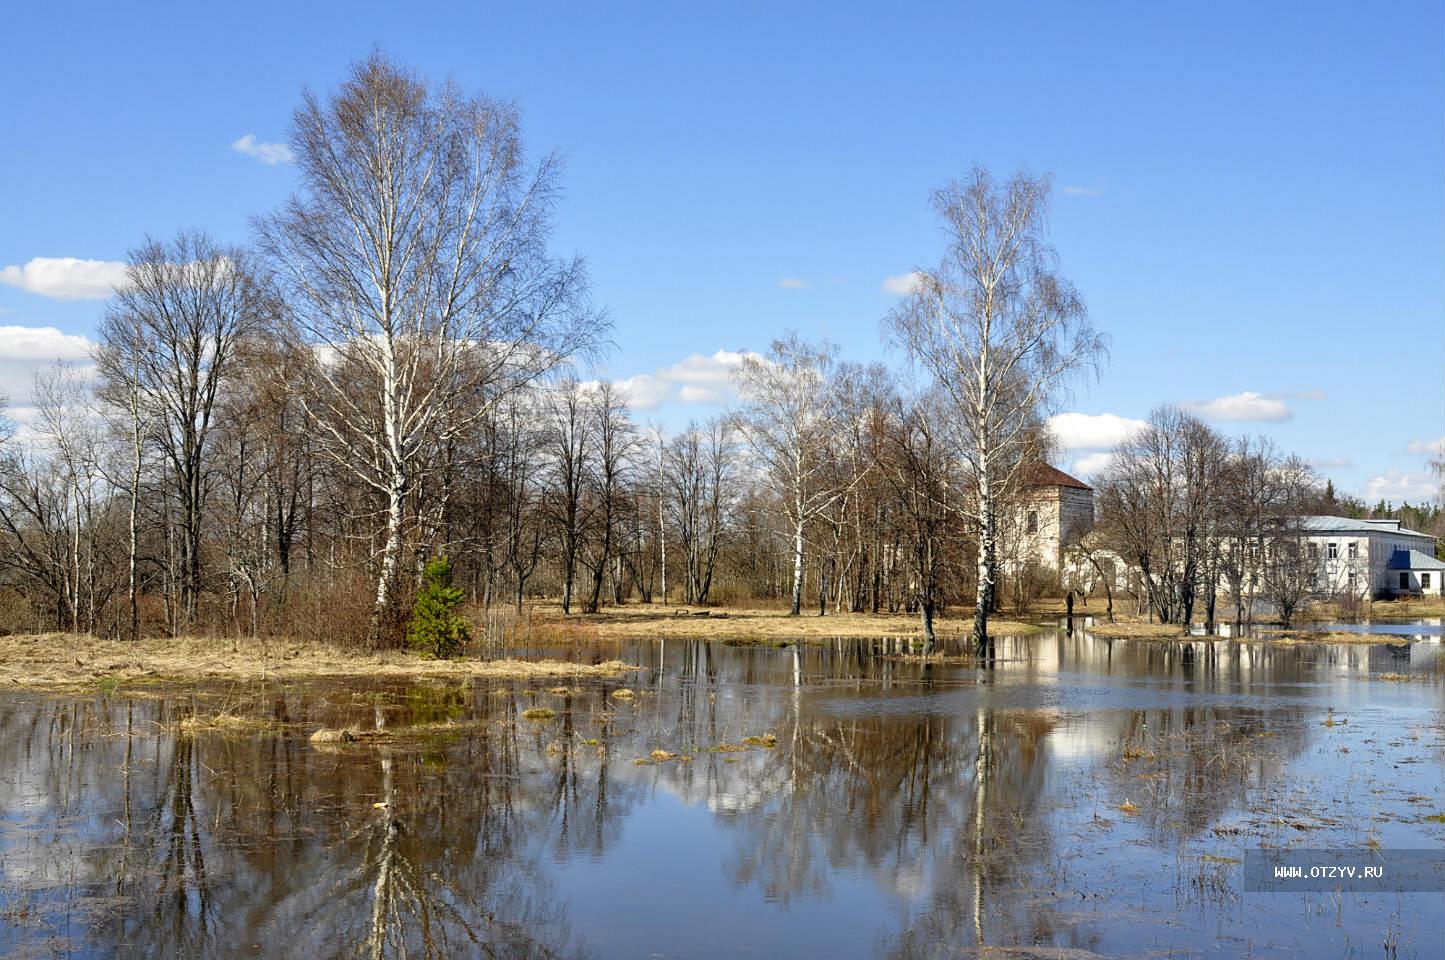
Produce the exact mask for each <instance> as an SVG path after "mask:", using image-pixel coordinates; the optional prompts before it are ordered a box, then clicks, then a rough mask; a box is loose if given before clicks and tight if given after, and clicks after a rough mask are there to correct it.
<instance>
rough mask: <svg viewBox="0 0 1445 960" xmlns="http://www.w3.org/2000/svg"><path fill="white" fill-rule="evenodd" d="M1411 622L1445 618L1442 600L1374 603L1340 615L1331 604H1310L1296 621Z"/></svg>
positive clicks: (1432, 598) (1338, 609)
mask: <svg viewBox="0 0 1445 960" xmlns="http://www.w3.org/2000/svg"><path fill="white" fill-rule="evenodd" d="M1356 617H1361V618H1363V619H1366V620H1410V619H1413V618H1415V617H1445V598H1442V597H1402V598H1400V599H1398V600H1373V601H1367V602H1365V603H1362V604H1360V605H1359V606H1358V608H1356V609H1354V610H1351V611H1348V612H1346V611H1342V610H1341V609H1340V607H1339V606H1338V605H1337V604H1336V603H1334V602H1333V601H1323V602H1320V603H1312V604H1310V606H1309V608H1308V609H1307V610H1305V611H1304V612H1303V613H1302V614H1300V615H1299V616H1298V617H1296V619H1298V620H1315V621H1330V620H1342V619H1343V620H1352V619H1354V618H1356Z"/></svg>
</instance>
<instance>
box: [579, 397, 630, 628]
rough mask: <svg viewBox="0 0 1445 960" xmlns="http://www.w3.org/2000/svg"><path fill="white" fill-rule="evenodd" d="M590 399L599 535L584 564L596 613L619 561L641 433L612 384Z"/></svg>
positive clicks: (591, 610)
mask: <svg viewBox="0 0 1445 960" xmlns="http://www.w3.org/2000/svg"><path fill="white" fill-rule="evenodd" d="M588 400H589V406H590V408H591V409H590V414H591V419H592V422H593V429H592V436H593V448H594V451H595V456H594V457H593V458H592V470H591V478H590V480H591V482H590V486H591V488H592V490H591V494H592V499H593V501H594V505H593V509H592V514H593V516H594V518H595V522H594V527H595V536H594V537H593V543H592V549H591V550H589V551H585V552H584V558H585V559H584V562H585V563H586V565H587V567H588V570H589V571H590V573H591V574H592V584H591V588H590V590H589V592H588V595H587V604H586V606H587V612H588V613H596V612H597V609H598V607H599V605H600V603H601V598H602V582H603V579H604V578H605V577H606V575H607V565H608V562H609V561H613V560H616V558H617V548H618V541H619V539H620V537H621V534H620V530H619V527H620V526H621V522H622V519H623V516H624V510H625V507H626V497H625V495H624V490H625V488H626V486H627V484H628V482H629V481H630V472H631V467H632V456H633V454H634V452H635V451H636V447H637V434H636V430H635V429H634V427H633V425H632V420H631V419H630V417H629V416H628V411H627V401H626V400H625V398H624V397H623V396H622V395H621V394H620V393H619V392H618V391H617V389H616V388H615V387H613V385H612V384H611V383H609V382H607V381H603V382H601V383H600V384H598V385H597V386H596V388H595V389H594V390H593V391H592V392H591V395H590V397H589V398H588Z"/></svg>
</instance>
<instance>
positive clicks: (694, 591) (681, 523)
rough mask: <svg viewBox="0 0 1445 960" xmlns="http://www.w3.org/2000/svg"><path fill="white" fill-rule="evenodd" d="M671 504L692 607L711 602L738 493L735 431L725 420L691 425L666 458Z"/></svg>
mask: <svg viewBox="0 0 1445 960" xmlns="http://www.w3.org/2000/svg"><path fill="white" fill-rule="evenodd" d="M664 463H665V465H666V466H665V471H664V475H665V478H666V481H667V492H668V496H667V498H666V502H667V504H668V506H669V508H670V513H671V514H672V519H673V524H674V526H675V528H676V530H677V533H678V538H677V544H678V548H679V549H680V550H681V551H682V563H683V590H684V599H685V600H686V602H687V603H707V598H708V594H709V592H710V591H711V590H712V582H713V576H714V573H715V571H716V569H717V561H718V557H719V555H720V554H721V552H722V548H723V544H724V543H725V542H726V536H727V523H728V519H729V513H730V510H731V505H732V500H733V498H734V496H735V495H736V493H735V491H734V489H733V488H734V485H735V476H734V474H735V470H736V466H735V463H734V451H733V438H732V429H731V427H730V426H729V424H728V423H727V421H725V420H710V421H708V422H707V423H706V424H704V425H702V426H698V425H697V424H695V423H694V424H689V425H688V428H687V429H686V430H684V431H683V432H682V433H681V434H679V435H678V436H676V437H674V438H673V440H672V442H671V443H670V444H668V445H667V447H666V452H665V454H664Z"/></svg>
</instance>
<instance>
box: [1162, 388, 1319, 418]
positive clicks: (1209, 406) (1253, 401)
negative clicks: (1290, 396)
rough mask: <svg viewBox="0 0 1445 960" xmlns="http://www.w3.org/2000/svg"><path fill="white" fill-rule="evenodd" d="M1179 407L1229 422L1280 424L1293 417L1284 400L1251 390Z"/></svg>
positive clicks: (1274, 395)
mask: <svg viewBox="0 0 1445 960" xmlns="http://www.w3.org/2000/svg"><path fill="white" fill-rule="evenodd" d="M1180 406H1182V407H1183V408H1184V409H1185V410H1190V411H1192V412H1194V413H1197V414H1199V415H1200V416H1202V417H1206V418H1208V419H1210V420H1224V421H1231V422H1258V423H1282V422H1284V421H1285V420H1288V419H1290V418H1291V417H1293V416H1294V414H1293V413H1291V412H1290V409H1289V405H1288V404H1286V403H1285V402H1284V398H1282V397H1280V396H1279V395H1278V394H1264V393H1255V392H1254V391H1253V390H1245V391H1244V392H1243V393H1234V394H1230V395H1229V396H1227V397H1217V398H1215V399H1214V400H1203V401H1192V402H1188V403H1183V404H1180Z"/></svg>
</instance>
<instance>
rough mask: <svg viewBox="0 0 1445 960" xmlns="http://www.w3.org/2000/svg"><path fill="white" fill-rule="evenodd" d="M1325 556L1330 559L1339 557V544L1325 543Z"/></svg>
mask: <svg viewBox="0 0 1445 960" xmlns="http://www.w3.org/2000/svg"><path fill="white" fill-rule="evenodd" d="M1325 556H1326V557H1328V558H1329V559H1331V560H1338V559H1339V558H1340V545H1339V544H1338V543H1328V544H1325Z"/></svg>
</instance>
